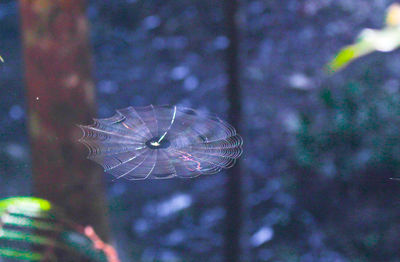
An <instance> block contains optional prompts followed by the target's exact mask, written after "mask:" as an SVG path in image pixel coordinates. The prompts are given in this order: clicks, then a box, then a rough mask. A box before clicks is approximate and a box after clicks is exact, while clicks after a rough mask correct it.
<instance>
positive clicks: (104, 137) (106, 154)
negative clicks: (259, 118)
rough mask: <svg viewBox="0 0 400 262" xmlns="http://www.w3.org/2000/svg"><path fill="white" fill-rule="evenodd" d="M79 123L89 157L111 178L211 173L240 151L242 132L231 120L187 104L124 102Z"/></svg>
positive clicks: (233, 162) (231, 162)
mask: <svg viewBox="0 0 400 262" xmlns="http://www.w3.org/2000/svg"><path fill="white" fill-rule="evenodd" d="M79 127H80V128H81V129H82V131H83V136H82V138H80V139H79V141H80V142H81V143H83V144H84V145H85V146H86V147H87V148H88V151H89V154H88V158H89V159H91V160H93V161H95V162H97V163H99V164H100V165H102V166H103V168H104V171H105V172H106V173H109V174H111V175H112V176H114V177H115V178H116V179H120V178H124V179H128V180H136V179H147V178H149V179H164V178H170V177H175V176H178V177H184V178H191V177H196V176H199V175H202V174H204V175H207V174H214V173H217V172H219V171H221V170H222V169H226V168H230V167H232V166H233V165H234V164H235V161H236V159H237V158H239V157H240V155H241V154H242V143H243V141H242V138H241V137H240V136H239V135H238V134H237V133H236V130H235V129H234V128H233V127H232V126H231V125H229V124H228V123H226V122H224V121H222V120H221V119H220V118H218V117H217V116H212V115H205V114H201V113H199V112H198V111H196V110H193V109H189V108H180V107H176V106H153V105H150V106H146V107H135V108H134V107H128V108H124V109H119V110H117V113H116V114H115V115H114V116H112V117H110V118H103V119H94V123H93V124H92V125H87V126H86V125H79Z"/></svg>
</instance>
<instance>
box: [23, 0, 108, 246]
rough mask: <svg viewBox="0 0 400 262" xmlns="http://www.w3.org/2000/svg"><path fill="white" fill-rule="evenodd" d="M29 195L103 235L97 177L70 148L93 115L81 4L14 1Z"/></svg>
mask: <svg viewBox="0 0 400 262" xmlns="http://www.w3.org/2000/svg"><path fill="white" fill-rule="evenodd" d="M20 11H21V17H22V34H23V44H24V55H25V77H26V88H27V96H26V97H27V98H26V100H27V103H28V112H29V119H28V121H29V133H30V137H31V147H32V166H33V180H34V182H33V183H34V194H35V195H37V196H39V197H43V198H45V199H48V200H50V201H52V202H54V203H55V204H57V205H59V206H61V207H63V208H64V209H65V211H66V212H67V215H68V216H69V217H72V218H74V219H75V220H76V222H77V223H79V224H83V225H92V226H93V227H94V228H95V230H96V232H98V233H99V235H101V236H102V237H103V239H104V237H106V235H107V234H106V232H107V226H106V225H107V223H106V209H105V205H104V194H103V186H102V183H101V179H102V174H101V171H100V170H99V169H98V168H97V167H95V166H94V165H92V164H91V163H89V161H87V160H86V159H85V153H84V151H83V150H84V148H83V147H82V146H81V145H79V144H78V143H76V137H77V134H78V133H77V131H79V130H77V129H76V126H75V124H78V123H87V122H88V121H90V119H91V116H92V115H93V112H94V110H95V97H94V85H93V81H92V79H91V59H90V49H89V45H88V39H87V36H88V23H87V19H86V15H85V1H84V0H20Z"/></svg>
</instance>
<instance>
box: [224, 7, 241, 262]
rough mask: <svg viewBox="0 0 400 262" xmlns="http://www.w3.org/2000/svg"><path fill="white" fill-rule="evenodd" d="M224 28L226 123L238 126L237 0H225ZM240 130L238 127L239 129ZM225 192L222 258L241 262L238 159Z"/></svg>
mask: <svg viewBox="0 0 400 262" xmlns="http://www.w3.org/2000/svg"><path fill="white" fill-rule="evenodd" d="M224 4H225V6H224V8H225V21H226V30H227V34H228V38H229V42H230V44H229V47H228V48H227V51H226V61H227V73H228V77H229V81H228V85H227V88H226V92H227V96H228V103H229V112H228V119H229V122H230V123H231V124H232V125H233V126H234V127H235V128H237V129H238V128H239V126H240V122H241V117H240V115H241V101H240V98H241V94H240V80H239V79H240V78H239V54H238V53H239V52H238V49H239V37H238V24H237V19H236V18H237V8H238V2H237V0H224ZM238 131H239V130H238ZM227 173H228V181H227V193H226V232H225V261H227V262H228V261H229V262H236V261H240V255H241V247H240V235H241V227H242V191H241V172H240V163H239V161H238V162H237V163H236V165H235V166H234V167H233V168H231V169H228V171H227Z"/></svg>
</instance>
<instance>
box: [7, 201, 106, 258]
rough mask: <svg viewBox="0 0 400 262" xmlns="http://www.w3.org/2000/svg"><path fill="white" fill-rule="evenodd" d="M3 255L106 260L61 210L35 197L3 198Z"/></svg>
mask: <svg viewBox="0 0 400 262" xmlns="http://www.w3.org/2000/svg"><path fill="white" fill-rule="evenodd" d="M0 256H2V257H8V258H13V259H19V260H29V261H43V260H46V261H62V260H63V259H67V261H71V260H76V261H78V260H79V261H99V262H100V261H104V262H105V261H107V258H106V255H105V254H104V253H103V252H102V251H99V250H97V249H95V248H94V245H93V243H92V241H91V240H90V239H89V238H88V237H86V236H85V235H84V233H83V232H82V229H81V228H80V227H79V226H77V225H74V224H73V223H72V222H70V221H68V220H67V219H66V218H65V217H64V215H63V214H62V211H61V210H59V209H58V208H57V207H55V206H54V205H52V204H51V203H50V202H48V201H46V200H43V199H39V198H33V197H13V198H7V199H4V200H2V201H0Z"/></svg>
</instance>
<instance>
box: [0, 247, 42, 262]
mask: <svg viewBox="0 0 400 262" xmlns="http://www.w3.org/2000/svg"><path fill="white" fill-rule="evenodd" d="M0 256H3V257H8V258H16V259H20V260H28V261H40V260H42V259H43V255H42V254H40V253H34V252H31V251H23V250H18V249H12V248H0Z"/></svg>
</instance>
